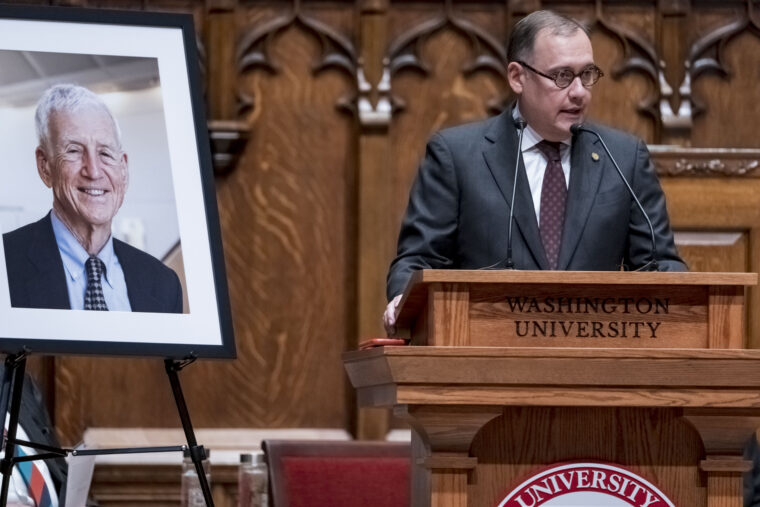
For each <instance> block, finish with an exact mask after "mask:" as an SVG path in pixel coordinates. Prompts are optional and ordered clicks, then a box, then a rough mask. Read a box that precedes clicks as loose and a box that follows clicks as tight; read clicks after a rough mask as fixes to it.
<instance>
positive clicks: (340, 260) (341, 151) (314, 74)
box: [189, 3, 356, 427]
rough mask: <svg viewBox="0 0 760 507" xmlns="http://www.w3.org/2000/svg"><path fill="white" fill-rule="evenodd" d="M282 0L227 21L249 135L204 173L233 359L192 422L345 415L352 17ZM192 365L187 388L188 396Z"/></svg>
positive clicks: (255, 422)
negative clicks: (215, 201)
mask: <svg viewBox="0 0 760 507" xmlns="http://www.w3.org/2000/svg"><path fill="white" fill-rule="evenodd" d="M283 7H284V8H283V9H282V10H278V11H277V12H276V13H274V14H273V15H269V16H267V17H262V18H260V20H259V21H257V22H255V23H251V22H250V21H249V20H245V22H244V23H242V24H241V26H240V27H239V33H240V37H239V39H238V40H239V45H238V57H239V59H238V62H239V65H240V67H239V69H240V72H241V75H240V79H239V87H240V90H241V96H246V97H251V98H252V99H253V102H252V108H251V110H250V112H249V113H247V115H246V119H247V120H248V121H250V124H251V128H252V139H251V141H250V142H249V143H248V146H247V149H246V151H245V153H244V154H243V157H242V159H241V163H240V166H239V167H238V168H237V170H236V171H235V172H233V173H232V174H230V175H229V176H227V177H225V178H223V179H220V180H218V182H217V185H218V186H217V188H218V198H219V205H220V218H221V221H222V230H223V233H224V247H225V254H226V260H227V266H228V272H229V273H230V277H229V284H230V291H231V297H232V301H233V315H234V319H235V320H234V324H235V329H236V335H237V343H238V356H239V359H238V361H236V362H234V363H225V364H214V365H211V364H210V365H209V366H208V367H209V369H208V371H207V373H208V375H211V374H213V375H215V377H216V378H217V379H218V382H217V385H216V386H214V388H213V391H212V392H219V391H218V390H219V388H220V385H222V384H223V385H226V386H227V388H228V389H229V391H235V390H238V393H237V395H233V400H234V401H233V400H231V399H230V398H229V397H228V398H227V399H226V400H225V399H224V397H217V398H218V399H217V400H216V401H215V403H214V407H213V408H214V410H213V411H212V412H210V413H209V415H212V414H213V416H212V417H210V418H209V419H208V420H207V421H206V422H205V423H200V422H199V423H197V424H201V425H209V424H211V425H214V426H216V425H219V424H224V425H232V426H255V427H281V426H312V427H344V426H345V424H346V417H347V415H348V412H347V406H346V401H347V396H346V386H345V383H344V377H343V372H342V370H341V361H340V353H341V352H342V351H343V349H344V348H345V347H346V344H347V343H348V339H349V337H348V331H349V325H350V322H351V321H350V318H351V317H350V314H349V313H348V305H347V302H348V301H351V300H352V299H353V285H352V284H351V283H350V282H351V280H352V277H353V272H352V267H353V256H352V255H351V252H352V245H351V243H350V242H349V238H351V237H353V229H352V214H351V213H350V210H351V209H353V200H352V199H353V198H352V195H353V185H354V170H355V157H356V153H355V147H354V145H353V144H352V132H353V119H352V118H351V117H350V116H349V115H346V114H344V113H342V112H341V111H340V110H339V109H338V108H337V107H336V105H337V104H338V102H339V101H340V100H341V99H342V98H344V97H346V96H351V95H353V94H354V93H355V89H354V86H353V80H352V78H351V77H352V76H351V74H350V71H352V70H353V66H354V65H355V62H354V56H353V54H354V53H353V51H354V50H353V47H352V46H351V44H352V43H351V41H352V40H353V37H354V34H353V32H352V31H351V29H352V25H351V22H352V20H353V17H352V12H351V11H350V10H349V9H345V8H343V7H342V6H340V5H320V6H318V7H319V8H314V9H313V10H309V9H306V8H304V9H303V10H299V9H300V8H299V4H298V3H295V4H294V6H292V5H287V4H286V5H284V6H283ZM255 10H256V6H255V5H253V4H252V5H250V6H248V8H247V11H248V12H249V19H250V17H255V16H254V14H252V13H253V11H255ZM260 37H264V39H260ZM261 65H264V67H265V68H264V69H262V68H261ZM266 67H268V68H269V70H266ZM195 374H196V376H195V377H194V379H193V381H192V382H190V383H189V386H191V387H194V388H195V389H196V392H201V390H202V389H203V388H204V387H203V386H205V385H207V381H206V380H204V379H203V377H204V376H205V375H204V374H203V373H201V372H197V371H196V372H195ZM240 385H243V386H245V389H244V390H239V388H238V386H240ZM231 401H232V402H231ZM221 421H224V423H222V422H221ZM230 423H232V424H230Z"/></svg>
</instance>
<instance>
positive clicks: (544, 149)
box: [536, 141, 567, 269]
mask: <svg viewBox="0 0 760 507" xmlns="http://www.w3.org/2000/svg"><path fill="white" fill-rule="evenodd" d="M536 148H538V149H539V150H540V151H541V153H543V154H544V156H545V157H546V159H547V162H546V171H545V172H544V182H543V184H542V185H541V211H540V214H541V218H540V221H539V227H538V229H539V231H540V233H541V242H542V243H543V245H544V252H546V258H547V260H548V261H549V269H557V266H558V263H559V247H560V245H561V244H562V226H563V225H564V224H565V207H566V205H567V184H566V183H565V173H564V172H563V171H562V162H561V161H560V156H559V143H555V142H550V141H541V142H540V143H538V144H537V145H536Z"/></svg>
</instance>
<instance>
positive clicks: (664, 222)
mask: <svg viewBox="0 0 760 507" xmlns="http://www.w3.org/2000/svg"><path fill="white" fill-rule="evenodd" d="M592 128H594V129H595V130H597V131H598V132H599V133H600V134H601V136H602V137H603V138H604V140H605V142H606V143H607V146H608V147H609V148H610V151H611V152H612V155H613V156H614V157H615V159H616V160H617V162H618V164H619V165H620V168H621V169H622V171H623V174H625V176H626V178H627V179H628V181H629V182H630V184H631V186H632V187H633V190H634V192H636V195H637V196H638V198H639V200H640V201H641V204H642V205H643V206H644V208H645V209H646V210H647V213H648V214H649V217H650V219H651V221H652V225H653V226H654V230H655V236H656V242H657V260H658V262H659V266H660V270H665V271H667V270H670V271H686V269H687V268H686V265H685V264H684V262H683V261H682V260H681V258H680V257H679V256H678V253H677V252H676V248H675V244H674V242H673V233H672V231H671V228H670V223H669V220H668V214H667V210H666V208H665V196H664V194H663V192H662V188H661V187H660V184H659V181H658V179H657V175H656V173H655V169H654V167H653V165H652V163H651V160H650V158H649V152H648V151H647V149H646V146H645V145H644V142H643V141H641V140H640V139H637V138H635V137H633V136H631V135H629V134H626V133H623V132H621V131H618V130H614V129H611V128H608V127H603V126H597V125H593V126H592ZM516 150H517V129H516V128H515V126H514V122H513V120H512V116H511V111H510V110H508V111H506V112H505V113H503V114H501V115H499V116H497V117H494V118H491V119H488V120H485V121H482V122H477V123H472V124H468V125H462V126H459V127H454V128H450V129H446V130H443V131H441V132H439V133H437V134H435V135H434V136H433V137H432V139H431V140H430V142H429V143H428V145H427V151H426V155H425V158H424V160H423V161H422V164H421V165H420V169H419V173H418V175H417V179H416V181H415V183H414V185H413V187H412V191H411V195H410V197H409V205H408V207H407V210H406V216H405V217H404V220H403V222H402V224H401V232H400V235H399V241H398V252H397V256H396V258H395V259H394V261H393V262H392V263H391V267H390V271H389V273H388V285H387V295H388V299H391V298H393V297H394V296H395V295H397V294H399V293H401V291H402V290H403V288H404V286H405V285H406V283H407V281H408V279H409V276H410V275H411V273H412V272H413V271H415V270H419V269H427V268H435V269H445V268H451V269H478V268H483V267H487V266H492V265H496V267H503V266H504V260H505V258H506V253H507V229H508V226H509V208H510V200H511V196H512V183H513V181H514V164H515V159H516V154H517V151H516ZM517 178H518V179H517V194H516V197H515V212H514V216H515V224H514V226H513V232H512V236H513V238H512V248H513V260H514V263H515V267H516V268H517V269H548V262H547V260H546V254H545V253H544V248H543V245H542V243H541V237H540V235H539V230H538V220H537V218H536V213H535V211H534V207H533V199H532V197H531V193H530V186H529V184H528V178H527V176H526V173H525V168H524V166H523V165H522V158H521V159H520V170H519V172H518V177H517ZM650 252H651V236H650V233H649V227H648V226H647V224H646V221H645V219H644V218H643V217H642V215H641V213H640V212H639V210H638V209H637V208H636V204H635V203H634V202H633V200H632V198H631V196H630V194H629V193H628V191H627V189H626V188H625V185H624V183H623V182H622V180H621V179H620V176H619V175H618V174H617V172H616V170H615V167H614V166H613V164H612V162H611V161H610V160H609V158H608V157H607V155H606V153H605V152H604V149H603V148H602V146H601V143H599V141H598V139H597V138H596V137H595V136H593V135H592V134H589V133H587V132H581V133H579V134H578V135H576V136H575V138H574V139H573V144H572V153H571V171H570V183H569V187H568V198H567V211H566V215H565V224H564V230H563V234H562V245H561V247H560V253H559V269H561V270H573V271H607V270H609V271H615V270H618V269H620V265H621V263H624V264H625V265H626V266H628V267H629V268H631V269H636V268H638V267H641V266H643V265H645V264H646V263H647V262H648V261H649V258H650Z"/></svg>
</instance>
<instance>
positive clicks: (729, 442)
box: [684, 409, 760, 507]
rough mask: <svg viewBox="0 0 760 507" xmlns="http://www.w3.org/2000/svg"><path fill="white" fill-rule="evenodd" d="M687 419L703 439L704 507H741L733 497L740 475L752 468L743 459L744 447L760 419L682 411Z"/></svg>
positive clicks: (741, 414)
mask: <svg viewBox="0 0 760 507" xmlns="http://www.w3.org/2000/svg"><path fill="white" fill-rule="evenodd" d="M684 419H686V420H687V421H688V422H689V423H690V424H691V425H692V426H693V427H694V428H695V429H696V430H697V432H698V433H699V436H700V437H702V443H703V444H704V446H705V459H703V460H702V461H701V462H700V464H699V469H700V470H702V471H703V472H705V473H706V474H707V507H741V506H742V499H741V497H740V496H737V495H736V492H737V491H741V490H742V474H744V472H747V471H749V470H750V469H751V468H752V462H751V461H749V460H746V459H744V455H743V452H744V446H745V445H746V443H747V441H748V440H749V438H750V437H751V436H752V434H753V433H754V432H755V429H756V428H757V427H758V426H760V417H758V416H757V415H751V414H750V413H747V412H742V411H740V410H737V411H736V412H734V413H731V412H729V411H726V410H723V411H721V412H720V415H717V412H714V411H710V410H699V409H698V410H685V411H684Z"/></svg>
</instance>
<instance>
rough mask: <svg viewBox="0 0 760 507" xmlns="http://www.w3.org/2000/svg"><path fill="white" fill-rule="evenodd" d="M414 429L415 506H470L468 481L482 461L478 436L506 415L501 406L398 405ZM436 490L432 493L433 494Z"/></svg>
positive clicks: (413, 499)
mask: <svg viewBox="0 0 760 507" xmlns="http://www.w3.org/2000/svg"><path fill="white" fill-rule="evenodd" d="M393 413H394V415H396V416H397V417H399V418H401V419H403V420H405V421H406V422H408V423H409V424H410V425H411V426H412V429H413V430H414V431H413V432H412V460H413V461H412V505H414V506H415V507H467V480H468V477H469V474H470V472H471V471H472V470H473V469H474V468H475V466H476V465H477V464H478V460H477V458H475V457H472V456H470V446H471V445H472V440H473V438H475V435H476V434H477V433H478V432H479V431H480V430H481V428H483V426H485V425H486V424H487V423H488V422H489V421H491V420H493V419H495V418H497V417H499V416H500V415H501V414H502V408H501V407H497V406H444V405H438V406H436V405H427V406H418V405H397V406H396V407H395V408H394V410H393ZM431 493H432V494H431Z"/></svg>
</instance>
